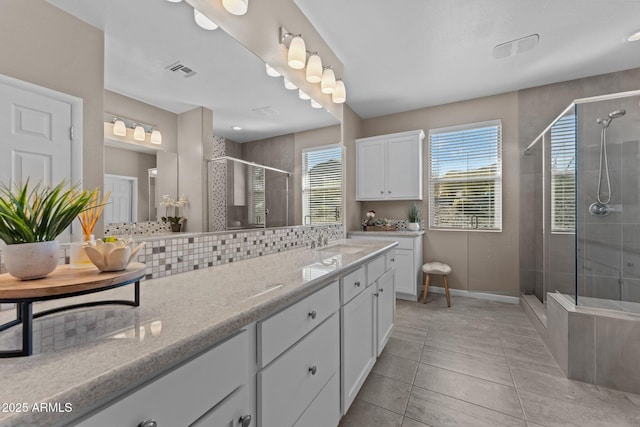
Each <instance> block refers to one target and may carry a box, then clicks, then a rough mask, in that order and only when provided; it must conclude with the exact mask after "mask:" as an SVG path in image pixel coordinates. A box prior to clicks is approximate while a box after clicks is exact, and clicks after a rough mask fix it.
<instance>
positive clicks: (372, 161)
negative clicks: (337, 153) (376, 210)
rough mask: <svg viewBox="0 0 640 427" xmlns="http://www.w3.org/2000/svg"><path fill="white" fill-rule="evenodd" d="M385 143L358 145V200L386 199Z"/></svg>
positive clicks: (371, 142)
mask: <svg viewBox="0 0 640 427" xmlns="http://www.w3.org/2000/svg"><path fill="white" fill-rule="evenodd" d="M384 156H385V144H384V141H382V140H380V141H364V142H358V143H357V145H356V174H357V181H356V200H380V199H384V198H385V188H384V182H385V181H384V179H385V171H384V167H385V158H384Z"/></svg>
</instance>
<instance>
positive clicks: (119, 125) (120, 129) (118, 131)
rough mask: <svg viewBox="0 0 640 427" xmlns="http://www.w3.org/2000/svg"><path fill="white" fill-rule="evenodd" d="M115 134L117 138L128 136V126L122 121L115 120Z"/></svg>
mask: <svg viewBox="0 0 640 427" xmlns="http://www.w3.org/2000/svg"><path fill="white" fill-rule="evenodd" d="M113 134H114V135H116V136H127V126H126V125H125V124H124V122H123V121H122V120H120V119H113Z"/></svg>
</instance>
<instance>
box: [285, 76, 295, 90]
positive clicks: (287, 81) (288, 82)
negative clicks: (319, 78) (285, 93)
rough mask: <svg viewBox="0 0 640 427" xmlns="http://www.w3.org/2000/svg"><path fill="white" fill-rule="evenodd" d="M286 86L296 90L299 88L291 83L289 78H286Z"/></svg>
mask: <svg viewBox="0 0 640 427" xmlns="http://www.w3.org/2000/svg"><path fill="white" fill-rule="evenodd" d="M284 87H285V88H287V89H289V90H296V89H298V86H296V85H294V84H293V83H291V82H290V81H289V80H287V79H286V78H285V79H284Z"/></svg>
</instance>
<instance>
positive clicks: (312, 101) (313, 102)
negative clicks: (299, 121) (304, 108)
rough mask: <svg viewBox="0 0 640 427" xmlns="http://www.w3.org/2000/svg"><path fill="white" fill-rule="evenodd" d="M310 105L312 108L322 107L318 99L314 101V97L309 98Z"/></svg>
mask: <svg viewBox="0 0 640 427" xmlns="http://www.w3.org/2000/svg"><path fill="white" fill-rule="evenodd" d="M311 107H312V108H322V104H320V103H319V102H318V101H316V100H315V99H312V100H311Z"/></svg>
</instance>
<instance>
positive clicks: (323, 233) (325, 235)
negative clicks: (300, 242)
mask: <svg viewBox="0 0 640 427" xmlns="http://www.w3.org/2000/svg"><path fill="white" fill-rule="evenodd" d="M330 237H333V238H334V239H335V238H337V237H338V235H337V233H336V231H335V230H334V229H333V228H331V227H325V228H321V229H320V231H318V241H317V243H316V246H317V247H319V248H321V247H323V246H327V245H328V244H329V238H330Z"/></svg>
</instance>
